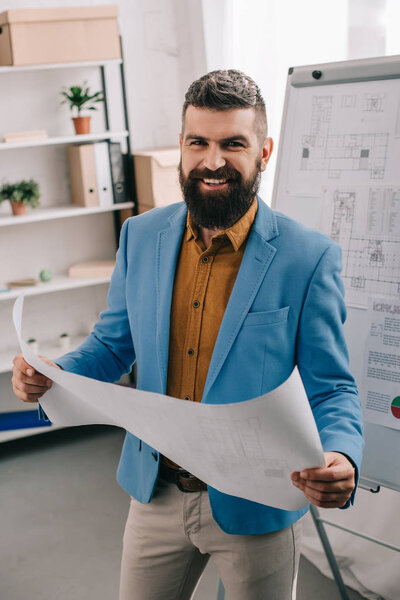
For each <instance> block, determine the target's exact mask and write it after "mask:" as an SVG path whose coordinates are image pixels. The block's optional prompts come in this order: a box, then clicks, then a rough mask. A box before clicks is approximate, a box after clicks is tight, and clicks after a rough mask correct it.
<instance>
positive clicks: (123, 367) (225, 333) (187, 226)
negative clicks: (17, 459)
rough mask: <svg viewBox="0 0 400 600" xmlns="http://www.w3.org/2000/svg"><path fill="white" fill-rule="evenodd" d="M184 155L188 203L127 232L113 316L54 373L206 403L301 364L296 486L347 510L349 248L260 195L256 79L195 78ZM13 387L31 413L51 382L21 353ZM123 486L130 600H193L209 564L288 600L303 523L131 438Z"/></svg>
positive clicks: (351, 430)
mask: <svg viewBox="0 0 400 600" xmlns="http://www.w3.org/2000/svg"><path fill="white" fill-rule="evenodd" d="M180 146H181V161H180V166H179V174H180V183H181V187H182V191H183V196H184V202H180V203H178V204H174V205H172V206H168V207H163V208H158V209H154V210H152V211H150V212H147V213H145V214H143V215H141V216H139V217H134V218H132V219H129V220H128V221H127V222H126V223H125V224H124V226H123V228H122V231H121V241H120V247H119V250H118V253H117V264H116V267H115V271H114V274H113V276H112V280H111V286H110V291H109V295H108V305H107V309H106V310H105V311H104V312H103V313H102V315H101V318H100V321H99V322H98V323H97V324H96V325H95V327H94V330H93V332H92V333H91V335H90V336H89V337H88V339H87V340H86V341H85V342H84V343H83V344H82V345H81V346H80V347H79V348H78V349H77V350H75V351H74V352H71V353H69V354H66V355H65V356H63V357H61V358H60V359H59V360H57V364H58V365H59V366H60V367H61V368H63V369H66V370H68V371H72V372H74V373H79V374H81V375H86V376H88V377H93V378H95V379H99V380H103V381H117V380H118V379H119V378H120V377H121V375H122V374H123V373H126V372H129V371H130V369H131V367H132V364H133V363H134V362H135V360H136V362H137V387H138V388H139V389H142V390H148V391H153V392H159V393H163V394H165V393H166V394H168V395H170V396H175V397H177V398H182V401H187V402H208V403H229V402H239V401H244V400H247V399H250V398H254V397H257V396H260V395H262V394H265V393H266V392H268V391H270V390H272V389H273V388H275V387H276V386H278V385H279V384H281V383H282V382H283V381H284V380H285V379H286V378H287V377H288V376H289V374H290V373H291V371H292V369H293V368H294V366H295V365H297V366H298V368H299V371H300V374H301V377H302V379H303V382H304V385H305V389H306V392H307V396H308V398H309V401H310V405H311V408H312V410H313V414H314V417H315V420H316V423H317V427H318V430H319V433H320V437H321V441H322V445H323V448H324V451H325V457H326V466H325V467H324V468H319V469H306V470H303V471H301V472H296V473H293V474H292V482H293V484H294V485H295V486H297V487H298V488H299V489H300V490H302V492H303V493H304V495H305V496H306V497H307V498H308V500H309V501H310V502H312V503H313V504H316V505H317V506H321V507H326V508H331V507H332V508H333V507H347V506H349V505H350V504H351V503H352V502H353V498H354V492H355V486H356V481H357V476H358V469H359V464H360V460H361V449H362V433H361V411H360V402H359V398H358V396H357V389H356V385H355V382H354V379H353V377H352V376H351V374H350V372H349V368H348V359H347V350H346V344H345V340H344V336H343V330H342V324H343V321H344V318H345V306H344V300H343V285H342V282H341V279H340V262H341V259H340V249H339V247H338V246H337V245H336V244H335V243H334V242H333V241H332V240H330V239H329V238H327V237H325V236H323V235H322V234H320V233H318V232H316V231H312V230H310V229H307V228H305V227H303V226H302V225H300V224H299V223H296V222H295V221H293V220H291V219H289V218H288V217H286V216H284V215H282V214H279V213H276V212H274V211H272V210H271V209H270V208H269V207H268V206H267V205H266V204H265V203H264V202H263V201H262V200H261V198H259V197H258V196H257V191H258V187H259V182H260V176H261V172H262V171H264V170H265V169H266V167H267V163H268V160H269V158H270V156H271V152H272V148H273V143H272V139H271V138H269V137H268V134H267V119H266V112H265V104H264V101H263V98H262V96H261V93H260V90H259V88H258V86H257V85H256V84H255V82H254V81H253V80H252V79H251V78H250V77H248V76H246V75H244V74H243V73H241V72H238V71H234V70H228V71H214V72H211V73H208V74H207V75H205V76H204V77H202V78H201V79H199V80H197V81H195V82H194V83H193V84H192V85H191V86H190V87H189V89H188V92H187V94H186V97H185V103H184V106H183V113H182V133H181V135H180ZM13 384H14V390H15V393H16V395H17V396H18V397H20V398H21V399H22V400H24V401H37V400H38V399H39V398H40V397H41V395H42V394H43V393H44V392H45V390H46V389H47V387H46V386H47V385H49V381H48V380H47V379H46V378H44V377H42V376H41V375H40V374H37V373H33V372H32V370H31V369H30V368H29V365H27V364H26V363H25V361H24V360H23V358H22V357H21V356H18V357H16V358H15V360H14V375H13ZM205 443H206V441H205ZM227 452H229V449H227ZM198 459H199V461H201V456H199V458H198ZM118 481H119V483H120V484H121V486H122V487H123V488H124V489H125V490H126V491H127V492H128V494H130V496H131V497H132V499H131V506H130V511H129V516H128V521H127V525H126V529H125V535H124V545H123V558H122V570H121V588H120V598H121V600H184V599H189V598H190V597H191V595H192V593H193V590H194V588H195V587H196V584H197V582H198V580H199V578H200V575H201V573H202V571H203V569H204V567H205V565H206V563H207V561H208V559H209V558H210V557H211V559H212V560H213V561H214V563H215V565H216V567H217V570H218V572H219V574H220V576H221V578H222V581H223V583H224V586H225V590H226V597H227V599H229V600H261V599H272V598H273V599H277V600H292V598H294V595H295V582H296V575H297V569H298V561H299V553H300V529H301V525H300V520H301V517H302V516H303V515H304V513H305V512H306V511H305V510H300V511H285V510H278V509H276V508H272V507H268V506H264V505H261V504H258V503H255V502H250V501H248V500H243V499H241V498H237V497H233V496H229V495H226V494H223V493H221V492H219V491H217V490H215V489H213V488H211V487H207V485H206V484H205V483H204V482H202V481H200V480H198V479H197V478H196V477H194V476H193V475H191V474H190V473H187V472H186V471H184V470H183V469H181V468H180V466H179V465H176V464H175V463H173V462H172V461H171V460H170V459H169V458H168V457H167V456H160V455H159V453H158V452H157V451H156V450H155V449H153V448H150V447H149V446H148V445H146V444H145V443H143V442H142V441H141V440H139V439H137V438H136V437H134V436H133V435H131V434H129V433H128V434H127V436H126V439H125V443H124V447H123V451H122V456H121V461H120V465H119V469H118Z"/></svg>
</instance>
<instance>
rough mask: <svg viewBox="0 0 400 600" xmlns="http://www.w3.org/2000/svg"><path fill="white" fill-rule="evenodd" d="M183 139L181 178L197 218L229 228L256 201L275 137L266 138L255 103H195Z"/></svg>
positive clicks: (208, 224) (201, 222) (202, 223)
mask: <svg viewBox="0 0 400 600" xmlns="http://www.w3.org/2000/svg"><path fill="white" fill-rule="evenodd" d="M180 144H181V162H180V165H179V175H180V183H181V187H182V191H183V195H184V199H185V202H186V204H187V206H188V209H189V211H190V213H191V215H192V217H193V220H194V221H195V223H196V224H197V225H199V226H201V227H205V228H207V229H227V228H228V227H230V226H231V225H233V224H234V223H236V221H238V220H239V219H240V218H241V217H242V216H243V215H244V213H245V212H246V211H247V210H248V208H249V206H250V205H251V203H252V201H253V198H254V196H255V194H256V193H257V191H258V187H259V183H260V176H261V172H262V171H264V170H265V168H266V166H267V162H268V160H269V157H270V155H271V152H272V146H273V144H272V139H271V138H267V139H266V140H265V142H264V144H261V143H260V140H259V139H258V137H257V133H256V124H255V111H254V109H253V108H239V109H232V110H227V111H221V110H211V109H208V108H198V107H195V106H191V105H190V106H188V108H187V110H186V114H185V120H184V131H183V133H182V135H181V138H180Z"/></svg>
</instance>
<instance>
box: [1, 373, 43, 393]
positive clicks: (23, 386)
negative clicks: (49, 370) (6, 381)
mask: <svg viewBox="0 0 400 600" xmlns="http://www.w3.org/2000/svg"><path fill="white" fill-rule="evenodd" d="M11 382H12V384H13V385H14V386H17V387H18V389H19V390H21V391H22V392H27V393H29V394H44V393H45V392H47V390H48V389H49V388H50V387H51V382H49V384H46V385H35V384H34V383H31V382H30V381H28V382H25V381H22V380H21V379H18V378H16V377H13V378H12V379H11Z"/></svg>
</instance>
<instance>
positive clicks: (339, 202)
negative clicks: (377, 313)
mask: <svg viewBox="0 0 400 600" xmlns="http://www.w3.org/2000/svg"><path fill="white" fill-rule="evenodd" d="M360 221H362V222H363V223H364V225H363V226H362V227H361V226H360ZM399 232H400V189H389V188H382V189H377V188H374V189H372V188H371V189H369V191H368V202H367V203H366V202H365V200H364V199H360V198H359V197H358V194H357V192H356V191H343V190H335V191H334V193H333V205H332V213H331V223H330V231H327V233H328V234H329V235H330V237H331V238H332V239H333V240H335V241H336V242H337V243H338V244H340V246H341V247H342V251H343V271H342V278H343V281H344V284H345V288H346V295H347V300H348V301H350V302H358V303H362V304H366V303H367V297H368V295H371V294H376V293H378V292H379V293H381V294H385V295H394V296H400V235H399Z"/></svg>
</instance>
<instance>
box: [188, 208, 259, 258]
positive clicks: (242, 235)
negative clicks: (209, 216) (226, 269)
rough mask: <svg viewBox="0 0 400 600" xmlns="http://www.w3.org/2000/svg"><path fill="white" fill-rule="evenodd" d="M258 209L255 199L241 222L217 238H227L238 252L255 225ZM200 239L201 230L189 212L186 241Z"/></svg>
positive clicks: (237, 222)
mask: <svg viewBox="0 0 400 600" xmlns="http://www.w3.org/2000/svg"><path fill="white" fill-rule="evenodd" d="M257 208H258V204H257V200H256V198H254V200H253V202H252V204H251V205H250V208H249V209H248V210H247V212H245V214H244V215H243V216H242V217H241V218H240V219H239V221H236V223H234V224H233V225H232V226H231V227H228V229H225V231H223V232H222V233H219V234H218V235H216V236H215V238H221V237H227V238H228V239H229V241H230V242H231V244H232V247H233V249H234V251H235V252H237V251H238V250H239V248H240V247H241V246H242V244H243V242H244V241H245V240H246V239H247V236H248V235H249V233H250V229H251V226H252V225H253V222H254V219H255V217H256V214H257ZM198 238H199V229H198V227H197V225H196V224H195V223H194V221H193V219H192V215H191V214H190V212H189V211H188V215H187V220H186V241H189V240H191V239H194V240H198Z"/></svg>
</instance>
